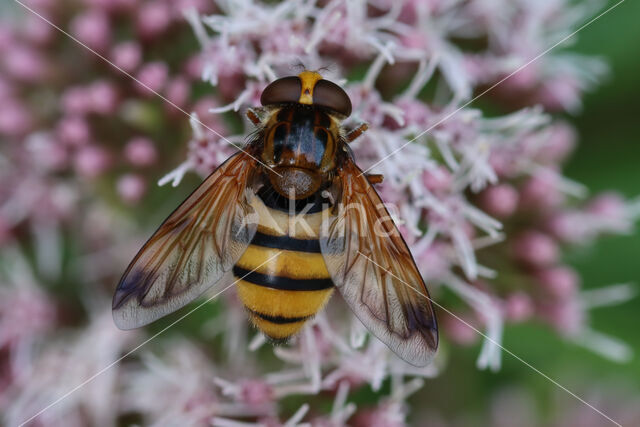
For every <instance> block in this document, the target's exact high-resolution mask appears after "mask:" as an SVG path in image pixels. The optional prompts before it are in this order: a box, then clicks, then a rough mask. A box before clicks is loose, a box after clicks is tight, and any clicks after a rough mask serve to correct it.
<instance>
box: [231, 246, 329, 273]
mask: <svg viewBox="0 0 640 427" xmlns="http://www.w3.org/2000/svg"><path fill="white" fill-rule="evenodd" d="M236 265H237V266H238V267H242V268H244V269H246V270H251V271H254V270H255V271H256V272H258V273H261V274H268V275H273V276H280V277H289V278H291V279H326V278H329V277H330V275H329V272H328V271H327V266H326V265H325V263H324V258H323V257H322V254H320V253H308V252H296V251H288V250H281V249H274V248H266V247H263V246H256V245H249V247H248V248H247V250H246V251H245V253H244V254H243V255H242V257H241V258H240V260H238V262H237V264H236Z"/></svg>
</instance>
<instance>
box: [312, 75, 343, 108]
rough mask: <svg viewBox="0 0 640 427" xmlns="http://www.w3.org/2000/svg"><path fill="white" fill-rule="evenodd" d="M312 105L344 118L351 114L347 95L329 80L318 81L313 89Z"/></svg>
mask: <svg viewBox="0 0 640 427" xmlns="http://www.w3.org/2000/svg"><path fill="white" fill-rule="evenodd" d="M313 104H314V105H319V106H321V107H326V108H329V109H330V110H333V111H335V112H336V113H340V114H342V115H344V116H345V117H349V115H350V114H351V100H350V99H349V96H348V95H347V93H346V92H345V91H344V90H342V88H341V87H340V86H338V85H337V84H335V83H333V82H330V81H329V80H324V79H323V80H318V82H317V83H316V86H315V87H314V88H313Z"/></svg>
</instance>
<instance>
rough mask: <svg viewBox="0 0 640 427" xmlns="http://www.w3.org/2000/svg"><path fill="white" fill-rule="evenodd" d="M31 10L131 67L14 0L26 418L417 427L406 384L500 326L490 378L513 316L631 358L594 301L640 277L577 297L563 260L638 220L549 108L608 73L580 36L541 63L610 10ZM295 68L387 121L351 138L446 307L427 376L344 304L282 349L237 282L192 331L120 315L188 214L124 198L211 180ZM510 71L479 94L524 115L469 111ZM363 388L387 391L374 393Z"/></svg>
mask: <svg viewBox="0 0 640 427" xmlns="http://www.w3.org/2000/svg"><path fill="white" fill-rule="evenodd" d="M26 4H27V5H28V6H29V7H31V8H33V9H34V11H36V12H38V13H39V14H41V15H42V16H43V17H44V18H46V19H48V20H50V21H52V22H53V23H55V24H56V25H59V26H60V27H61V28H63V29H65V31H68V32H69V33H70V34H71V35H72V36H73V37H75V38H77V39H78V40H79V41H81V42H82V43H84V44H85V45H86V46H87V47H89V48H90V49H92V50H93V51H95V52H96V53H98V54H100V55H102V56H104V57H105V58H106V59H108V60H109V61H110V62H111V63H112V65H110V64H108V63H106V62H104V61H102V60H101V59H100V58H99V57H97V56H96V55H94V54H93V53H92V52H90V51H88V50H86V48H84V47H82V46H80V45H78V44H76V43H74V42H73V41H72V40H70V39H69V38H67V37H66V36H65V35H63V34H61V33H59V32H57V30H55V29H54V28H52V27H51V26H50V25H49V24H47V23H46V22H45V21H43V20H42V19H41V18H39V17H37V16H35V15H33V14H31V13H29V12H26V11H24V10H23V9H21V8H20V6H19V5H17V4H16V5H15V8H14V9H12V14H14V15H16V16H19V17H20V18H19V20H16V21H15V22H17V23H18V24H16V23H10V22H7V23H4V22H3V25H1V26H0V111H1V112H2V113H1V114H0V144H1V145H0V146H1V147H2V151H1V152H0V248H1V249H2V255H1V257H0V285H1V286H2V287H1V288H0V412H1V413H2V414H3V415H2V416H3V419H2V420H3V422H5V423H7V424H8V425H17V424H20V423H21V422H23V421H26V420H30V423H31V424H33V425H40V424H42V425H65V426H69V425H72V426H73V425H78V426H80V425H116V424H126V423H130V422H134V423H137V422H140V420H142V421H143V422H144V424H151V425H216V426H229V427H231V426H238V425H268V426H281V425H282V426H296V425H314V426H341V425H347V424H348V425H354V426H380V427H382V426H384V427H387V426H402V425H405V424H406V423H407V422H408V419H410V418H409V417H411V416H412V414H415V413H416V410H414V408H411V407H410V406H409V405H408V404H407V399H408V398H409V396H411V395H412V394H413V393H415V392H416V391H417V390H419V389H420V388H421V387H422V386H423V384H424V383H425V382H426V381H427V380H428V379H429V378H431V377H433V376H436V375H437V374H438V373H439V371H440V370H441V368H442V367H443V366H445V365H446V364H447V363H448V362H449V361H448V360H447V351H446V350H447V347H449V346H451V345H467V344H470V343H474V342H476V341H477V340H478V339H479V338H482V344H481V350H480V355H479V357H478V366H479V367H480V368H491V369H494V370H495V369H499V367H500V363H501V354H502V351H501V337H502V330H503V328H504V325H505V323H515V322H523V321H529V320H533V319H540V320H543V321H545V322H547V323H549V324H550V325H552V326H553V328H554V329H555V330H557V331H558V332H559V333H560V334H562V336H564V337H566V339H568V340H572V341H573V342H575V343H576V344H579V345H583V346H586V347H588V348H590V349H593V350H594V351H598V352H600V353H601V354H603V355H604V356H607V357H610V358H613V359H615V360H624V359H625V358H628V357H629V353H630V350H629V349H628V348H627V347H626V345H625V344H624V343H622V342H619V341H618V340H616V339H614V338H612V337H609V336H606V335H603V334H601V333H599V332H597V331H594V330H593V329H591V327H590V324H589V312H588V310H589V309H591V308H593V307H598V306H601V305H605V304H613V303H616V302H620V301H623V300H625V299H627V298H629V297H631V295H632V293H633V292H632V290H631V288H630V287H629V286H628V285H625V284H620V285H615V286H609V287H607V288H603V289H598V290H595V291H589V292H587V291H583V290H581V279H580V277H579V276H578V274H577V273H576V272H575V271H574V270H573V269H572V268H571V267H570V266H568V265H565V264H564V263H563V261H562V260H563V256H562V255H563V253H565V252H566V251H568V250H570V249H571V248H572V247H573V246H575V245H585V244H588V243H590V242H592V241H593V240H594V239H596V238H598V237H599V236H600V235H602V234H603V233H625V232H628V231H630V230H631V229H632V227H633V222H634V220H635V218H636V217H637V216H638V214H640V209H639V208H640V206H639V205H638V204H637V203H630V202H627V201H625V200H623V199H622V198H621V197H620V196H618V195H616V194H613V193H606V194H603V195H596V196H595V197H593V198H591V199H587V200H585V197H586V189H585V188H584V187H583V186H581V185H580V184H579V183H576V182H573V181H571V180H570V179H568V178H566V177H564V176H563V175H562V165H563V162H564V160H565V159H566V158H567V156H568V155H569V154H570V153H571V151H572V149H573V147H574V146H575V144H576V142H577V136H576V134H575V131H574V130H573V128H572V127H571V125H570V124H568V123H567V122H565V121H562V120H560V119H557V118H555V117H554V116H553V113H554V112H556V111H559V110H569V111H576V109H577V108H578V107H579V106H580V100H581V98H582V95H583V93H584V91H586V90H589V89H591V88H592V87H593V86H594V85H595V84H596V83H597V81H598V79H599V77H601V76H602V75H603V74H604V73H605V72H606V66H605V65H604V64H603V63H602V62H601V61H599V60H596V59H594V58H590V57H584V56H581V55H577V54H575V53H570V52H567V51H566V50H562V49H556V50H553V51H551V52H549V53H548V54H546V55H544V56H542V57H541V58H539V59H538V60H536V61H535V62H532V63H530V64H529V62H530V60H531V59H532V58H534V57H535V56H537V55H538V54H539V53H541V52H543V51H544V50H545V49H547V48H549V47H550V46H552V45H553V44H554V43H556V42H557V41H558V40H559V39H561V38H562V37H563V36H564V35H566V34H567V33H568V32H570V31H571V30H572V29H575V28H576V27H577V26H578V25H580V23H582V22H584V20H586V19H587V18H588V16H590V15H591V14H593V13H594V11H595V9H593V8H589V7H584V6H578V5H575V6H574V3H573V2H571V1H569V0H548V1H545V2H532V1H529V0H472V1H464V2H461V1H458V0H428V1H418V0H405V1H390V0H369V1H365V0H348V1H347V0H328V1H313V0H286V1H282V2H279V3H274V2H259V1H254V0H244V1H236V2H227V1H215V2H209V1H199V0H180V1H170V0H155V1H150V0H148V1H134V0H116V1H107V0H83V1H81V2H71V1H66V0H65V1H63V2H53V1H51V0H37V1H36V0H31V1H28V2H26ZM7 16H8V15H7ZM2 19H4V14H3V18H0V20H2ZM189 26H190V27H191V28H189ZM195 39H197V40H198V41H199V43H200V45H201V46H200V47H201V49H198V48H197V46H196V45H195ZM299 62H302V63H303V64H304V65H305V66H306V67H307V68H310V69H320V68H321V67H328V70H327V71H323V73H324V74H326V77H327V78H328V79H331V80H333V81H336V82H338V83H340V84H342V85H343V86H344V87H345V88H346V90H347V91H348V92H349V95H350V96H351V99H352V101H353V103H354V112H353V115H352V116H351V117H350V118H349V120H348V121H347V122H346V123H345V125H346V126H347V127H354V126H356V125H358V124H359V123H360V122H363V121H364V122H367V123H369V125H370V130H369V131H368V132H367V133H366V134H365V135H364V136H363V137H362V138H360V139H358V140H357V141H355V142H354V143H353V149H354V152H355V155H356V159H357V161H358V163H359V165H360V166H361V167H363V168H364V169H368V168H372V171H373V172H374V173H382V174H384V175H385V182H384V184H382V185H380V186H379V191H380V194H381V195H382V197H383V199H384V200H385V201H386V202H387V203H389V204H390V207H391V211H392V212H393V214H394V215H395V220H396V222H397V224H398V225H399V226H400V228H401V231H402V233H403V235H404V236H405V238H406V240H407V242H408V243H409V244H410V246H411V249H412V252H413V254H414V256H415V259H416V261H417V263H418V265H419V267H420V269H421V271H422V273H423V274H424V277H425V279H426V280H427V282H428V285H429V287H430V289H431V291H432V296H433V297H434V301H435V303H437V304H438V305H439V306H440V308H439V309H438V314H439V318H440V325H441V329H442V333H441V336H442V338H443V339H442V344H441V345H442V347H443V349H444V351H442V352H441V353H440V354H441V355H440V356H439V357H438V358H436V360H435V362H434V363H433V364H432V365H430V366H429V367H427V368H421V369H419V368H415V367H412V366H410V365H408V364H406V363H404V362H402V361H401V360H399V359H397V358H396V357H395V356H394V355H393V354H392V353H391V352H390V351H389V350H388V349H387V348H386V347H385V346H384V345H383V344H381V343H380V342H379V341H378V340H376V339H375V338H374V337H372V336H370V335H369V334H368V332H367V331H366V330H365V329H364V328H363V326H362V324H361V323H360V322H359V321H358V320H357V319H355V318H354V317H353V316H351V315H350V314H349V310H348V308H347V307H346V306H345V305H344V304H342V303H341V302H340V300H339V299H338V298H334V300H333V301H332V303H331V304H330V307H329V308H328V312H327V313H324V314H320V315H318V316H317V318H316V319H314V321H313V323H312V324H311V325H310V326H309V327H307V328H306V329H305V330H304V331H303V332H302V333H301V334H300V336H298V337H297V338H296V339H295V340H294V342H293V343H292V344H291V345H289V346H283V347H276V348H272V347H271V346H270V345H265V339H264V337H263V336H262V335H260V334H256V333H255V331H252V330H250V328H249V326H248V324H247V321H246V316H245V313H244V310H243V308H242V306H241V305H240V304H239V302H238V301H237V297H236V296H235V294H234V293H233V291H230V292H229V293H227V294H224V295H223V296H222V297H221V298H220V299H221V300H222V301H221V302H222V304H217V305H216V306H215V311H214V309H212V308H211V307H206V308H202V309H201V312H200V313H198V314H195V313H194V315H193V316H192V317H193V318H194V319H197V320H192V319H185V320H184V322H183V323H185V324H186V323H188V326H183V325H180V324H178V325H176V326H175V327H172V328H175V329H177V330H182V331H183V332H185V334H184V336H181V335H180V334H179V333H172V331H170V330H168V331H167V332H166V333H164V332H163V333H162V334H159V335H157V338H156V335H146V334H145V332H142V331H141V332H139V333H131V332H121V331H118V330H116V329H115V326H114V325H113V323H112V321H111V318H110V315H109V313H108V312H109V311H110V302H109V296H110V294H111V293H112V290H113V287H114V285H115V283H116V282H117V279H118V275H119V274H120V273H121V272H122V269H123V268H124V266H125V265H126V263H127V262H128V261H129V260H130V258H131V257H132V256H133V255H134V253H135V250H136V249H137V248H139V246H140V244H141V243H142V242H143V239H144V238H145V237H147V236H148V234H149V232H150V231H151V230H150V229H144V230H141V228H145V227H152V226H154V225H157V224H159V223H160V221H161V220H162V217H163V216H164V215H165V214H166V213H168V210H166V209H164V207H163V206H162V205H161V204H158V203H156V204H155V205H154V206H151V207H148V209H145V210H144V212H143V214H144V217H143V218H137V219H135V218H133V215H125V214H124V212H129V213H131V212H134V211H138V210H142V209H143V207H145V206H146V205H145V203H140V205H138V207H136V208H131V207H129V208H127V209H123V206H122V202H124V203H134V202H147V200H146V199H145V195H146V194H147V193H148V192H150V193H152V194H151V196H153V191H152V183H154V182H155V181H156V180H157V179H158V177H159V176H161V175H162V174H163V173H165V172H166V171H167V170H168V169H170V168H171V167H173V166H176V165H178V166H177V168H176V169H175V170H173V171H172V172H170V173H169V174H168V175H166V176H165V177H164V178H162V179H161V180H160V182H161V183H163V184H164V183H168V182H172V184H173V185H174V186H176V185H178V184H179V183H180V181H181V180H182V178H183V176H184V175H185V174H186V173H188V172H189V171H195V172H197V173H198V174H200V175H201V176H206V175H207V174H208V173H210V172H211V171H212V170H213V169H214V168H215V167H216V166H217V165H219V164H220V163H221V162H222V161H224V160H225V159H226V158H227V157H228V156H229V155H230V154H231V153H233V152H234V151H235V148H234V147H233V145H237V146H240V145H241V144H242V142H243V140H244V138H245V135H247V133H248V132H249V131H250V130H251V129H250V128H249V127H248V125H247V126H245V127H244V128H243V127H242V126H241V125H240V120H238V117H239V116H238V114H241V113H242V112H243V111H244V109H246V108H247V107H250V106H255V105H258V104H259V95H260V92H261V90H262V89H263V88H264V87H265V85H266V84H268V83H269V82H270V81H272V80H273V79H275V78H277V77H280V76H283V75H289V74H294V73H296V72H297V71H298V70H297V69H296V68H295V65H294V64H296V63H299ZM114 66H115V68H114ZM516 71H517V73H515V74H513V75H512V76H511V77H509V78H508V79H506V80H505V81H504V82H502V83H501V84H500V85H498V86H497V87H496V88H495V89H494V90H492V91H490V92H488V93H487V94H486V95H485V97H487V98H488V99H489V100H490V101H491V102H494V103H496V104H499V105H500V106H501V108H503V109H504V111H506V113H505V114H504V115H502V116H498V117H487V116H485V115H483V112H482V111H480V110H479V109H476V108H473V107H471V106H469V105H468V101H469V100H471V99H472V98H473V96H474V95H477V94H480V93H482V91H484V90H485V89H486V88H489V87H491V86H492V85H493V84H495V83H498V82H500V81H501V80H502V79H504V78H505V77H507V76H510V75H511V74H512V73H514V72H516ZM125 73H126V74H125ZM127 74H128V75H127ZM131 77H133V78H134V79H132V78H131ZM201 80H202V81H204V83H202V81H201ZM154 92H155V94H154ZM158 94H159V95H160V96H161V97H162V98H164V99H162V98H161V97H159V96H158ZM180 110H183V111H182V112H181V111H180ZM184 111H186V112H188V113H190V114H191V117H190V120H187V119H188V117H186V116H185V115H184ZM189 123H190V124H191V130H189V127H188V124H189ZM189 135H190V136H189ZM149 199H152V200H153V197H149ZM149 203H151V202H149ZM171 207H172V206H167V209H169V208H171ZM140 222H142V227H141V226H140V224H139V223H140ZM451 296H453V298H451ZM443 297H444V298H443ZM445 298H446V301H447V303H446V304H445V303H442V304H440V303H439V301H443V300H445ZM210 311H214V313H215V314H213V315H212V314H211V313H210ZM202 312H206V313H205V314H203V313H202ZM203 319H209V320H203ZM478 332H480V333H482V335H480V334H479V333H478ZM145 337H148V340H146V341H145ZM187 337H189V338H187ZM140 344H144V347H141V346H140ZM131 352H133V353H132V354H130V353H131ZM123 355H126V356H127V357H125V358H124V359H123V360H120V357H121V356H123ZM114 362H115V363H114ZM96 374H97V375H96ZM79 385H81V387H80V388H78V389H75V388H76V387H77V386H79ZM362 390H372V391H373V392H374V393H375V394H376V396H377V401H376V402H375V403H372V404H370V405H356V404H355V403H354V402H353V399H352V396H353V395H354V393H357V392H361V391H362ZM384 390H386V391H387V392H384ZM70 391H71V393H69V392H70ZM295 396H297V397H295ZM300 396H304V399H303V400H304V401H306V403H299V402H300V398H299V397H300ZM289 398H293V400H292V399H289ZM291 401H293V402H294V404H292V403H291ZM52 403H55V404H54V405H52V406H50V407H49V405H51V404H52ZM45 408H46V410H45V411H43V412H42V413H39V412H40V411H41V410H43V409H45ZM327 408H329V409H328V410H327ZM418 412H419V411H418ZM420 413H422V412H420ZM36 414H38V416H37V417H36V418H34V419H33V420H31V419H30V417H33V416H35V415H36ZM421 416H422V415H421ZM427 418H429V417H428V416H427ZM436 418H437V417H436ZM436 418H434V419H433V422H434V423H436V422H438V420H437V419H436ZM425 419H426V418H425ZM429 419H431V418H429ZM131 420H133V421H131ZM421 420H422V419H421Z"/></svg>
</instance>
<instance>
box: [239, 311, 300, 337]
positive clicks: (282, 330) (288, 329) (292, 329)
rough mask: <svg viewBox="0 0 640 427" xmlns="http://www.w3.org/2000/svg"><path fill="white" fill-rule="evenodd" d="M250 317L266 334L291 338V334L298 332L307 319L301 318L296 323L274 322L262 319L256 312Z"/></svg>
mask: <svg viewBox="0 0 640 427" xmlns="http://www.w3.org/2000/svg"><path fill="white" fill-rule="evenodd" d="M249 318H250V319H251V322H252V323H253V324H254V325H256V327H257V328H258V329H260V330H261V331H262V332H264V334H265V335H267V336H269V337H271V338H273V339H285V338H289V337H290V336H291V335H294V334H296V333H297V332H298V331H299V330H300V329H302V327H303V326H304V324H305V323H306V320H301V321H300V322H295V323H284V324H280V323H273V322H270V321H268V320H265V319H262V318H260V317H258V316H256V315H255V314H250V315H249Z"/></svg>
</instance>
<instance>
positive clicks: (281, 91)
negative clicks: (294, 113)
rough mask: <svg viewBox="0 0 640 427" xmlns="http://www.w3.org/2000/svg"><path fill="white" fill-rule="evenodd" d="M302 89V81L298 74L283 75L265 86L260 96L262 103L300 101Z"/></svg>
mask: <svg viewBox="0 0 640 427" xmlns="http://www.w3.org/2000/svg"><path fill="white" fill-rule="evenodd" d="M300 91H302V82H301V81H300V78H299V77H297V76H289V77H283V78H281V79H278V80H275V81H273V82H272V83H271V84H269V86H267V87H266V88H264V91H262V95H261V96H260V103H261V104H262V105H272V104H282V103H286V102H298V100H299V99H300Z"/></svg>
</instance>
